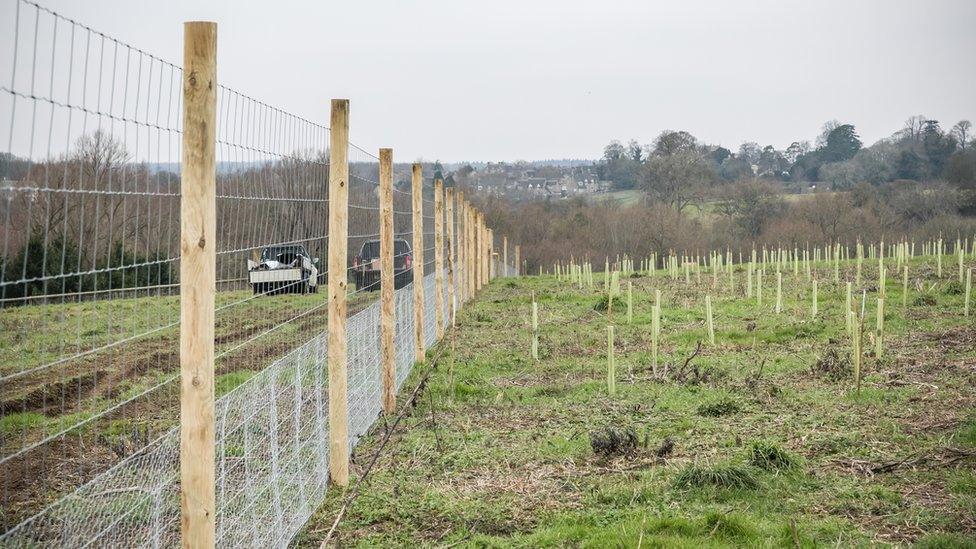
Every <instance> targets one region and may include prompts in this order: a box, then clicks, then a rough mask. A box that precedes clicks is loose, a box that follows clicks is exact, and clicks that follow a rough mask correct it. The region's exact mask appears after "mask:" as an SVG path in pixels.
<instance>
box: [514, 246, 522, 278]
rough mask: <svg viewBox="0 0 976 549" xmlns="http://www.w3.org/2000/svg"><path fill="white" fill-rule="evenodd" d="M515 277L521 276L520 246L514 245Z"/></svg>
mask: <svg viewBox="0 0 976 549" xmlns="http://www.w3.org/2000/svg"><path fill="white" fill-rule="evenodd" d="M515 276H522V245H521V244H516V245H515Z"/></svg>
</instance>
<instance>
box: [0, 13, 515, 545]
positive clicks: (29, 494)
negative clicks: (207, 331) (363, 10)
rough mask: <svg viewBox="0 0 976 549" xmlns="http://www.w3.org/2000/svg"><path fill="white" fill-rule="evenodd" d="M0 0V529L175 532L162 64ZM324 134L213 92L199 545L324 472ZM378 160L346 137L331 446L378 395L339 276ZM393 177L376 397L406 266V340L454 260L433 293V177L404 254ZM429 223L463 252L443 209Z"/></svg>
mask: <svg viewBox="0 0 976 549" xmlns="http://www.w3.org/2000/svg"><path fill="white" fill-rule="evenodd" d="M0 1H2V14H3V17H0V52H2V53H0V62H2V64H0V130H4V131H2V132H0V134H3V137H0V146H2V148H0V155H2V156H0V246H2V248H0V252H2V256H0V261H2V263H0V323H2V326H3V330H2V331H0V415H2V429H0V501H2V505H3V513H2V517H0V521H2V524H0V527H2V528H0V532H2V533H0V545H2V546H4V547H7V546H10V547H32V546H37V545H45V546H47V545H52V546H53V545H60V546H72V547H73V546H89V545H98V546H125V547H142V546H150V547H161V546H170V545H175V544H177V543H179V541H180V489H181V487H180V484H179V478H180V475H179V472H180V458H179V455H180V436H179V421H180V417H179V411H180V388H179V377H180V281H179V274H180V252H181V250H180V203H181V198H182V193H181V177H180V169H181V164H180V162H181V156H182V150H181V146H182V145H181V143H182V134H183V127H182V109H183V104H182V83H183V79H184V75H183V71H182V69H181V68H180V67H179V66H177V65H175V64H172V63H169V62H166V61H163V60H162V59H160V58H159V57H156V56H153V55H151V54H149V53H146V52H144V51H142V50H140V49H138V48H136V47H134V46H131V45H128V44H125V43H124V42H121V41H119V40H117V39H115V38H113V37H111V36H107V35H105V34H103V33H100V32H98V31H97V30H94V29H92V28H90V27H88V26H85V25H83V24H81V23H79V22H76V21H73V20H70V19H67V18H65V17H63V16H61V15H59V14H57V13H55V12H53V11H51V10H49V9H47V8H45V7H43V6H41V5H39V4H36V3H34V2H32V1H30V0H0ZM6 75H9V78H6ZM329 140H330V129H329V128H328V127H326V126H324V125H321V124H318V123H316V122H313V121H310V120H307V119H304V118H302V117H300V116H297V115H295V114H292V113H289V112H287V111H285V110H283V109H280V108H277V107H274V106H272V105H269V104H266V103H264V102H261V101H259V100H257V99H254V98H252V97H249V96H247V95H246V94H244V93H241V92H239V91H236V90H234V89H231V88H228V87H225V86H223V85H220V86H218V88H217V90H216V152H217V164H216V189H215V191H216V193H215V194H216V224H217V235H216V239H217V244H216V246H217V248H216V280H215V285H216V290H217V291H216V297H215V322H214V351H215V352H214V372H215V396H216V398H217V400H216V406H215V417H214V422H215V423H214V426H215V441H216V449H215V453H216V485H215V490H216V498H217V501H216V539H217V543H218V544H220V545H224V546H241V545H251V546H283V545H286V544H287V543H288V541H289V540H290V539H291V538H292V537H293V536H294V535H295V534H296V533H297V532H298V530H299V529H300V528H301V527H302V526H303V525H304V524H305V522H306V521H307V519H308V518H309V516H310V515H311V513H312V512H313V511H314V510H315V508H316V507H317V505H318V504H319V503H320V502H321V501H322V499H323V498H324V496H325V493H326V490H327V487H328V484H329V459H330V456H329V421H328V417H329V413H328V410H329V401H328V394H329V393H328V329H329V324H328V314H327V313H328V311H327V308H328V307H327V303H328V300H327V296H326V292H325V291H324V290H325V287H326V285H327V281H328V275H329V273H328V272H327V269H326V267H327V262H326V260H325V258H326V257H327V255H328V249H329V234H328V220H329V215H330V211H329V198H328V196H329V195H328V189H329V167H330V166H329V151H328V148H329ZM378 172H379V159H378V158H377V157H376V156H374V155H373V154H372V153H369V152H367V151H366V150H364V149H362V148H360V147H358V146H355V145H351V146H350V148H349V173H350V177H349V186H348V190H349V204H348V242H347V245H348V250H349V254H348V255H349V257H348V262H347V264H348V265H349V267H348V271H347V273H345V274H346V276H347V279H348V280H349V281H350V282H351V284H350V286H349V292H348V295H347V299H348V303H349V318H348V325H347V334H348V364H347V371H348V386H349V394H348V406H349V416H348V417H349V425H348V430H349V437H350V442H351V446H350V448H352V445H354V444H355V442H356V441H357V440H358V439H359V438H360V437H362V436H363V435H364V434H365V433H366V432H367V431H368V429H369V428H370V426H371V425H372V424H373V422H374V421H375V419H376V418H377V417H378V416H379V414H380V413H381V411H382V406H381V403H382V399H381V389H382V386H381V372H380V368H381V361H380V339H381V338H380V329H381V328H380V326H381V321H380V318H381V313H380V303H379V302H378V301H377V299H376V297H375V296H376V294H377V292H373V291H372V290H376V289H378V287H379V284H378V281H377V280H375V279H370V278H369V277H362V276H360V274H359V273H360V272H361V267H362V265H361V263H360V260H364V258H363V257H360V256H365V255H367V254H366V252H367V250H370V249H372V248H371V247H373V246H378V240H379V237H380V234H379V227H380V204H379V191H378V180H379V173H378ZM394 175H395V177H394V191H393V224H394V239H396V240H402V241H404V242H405V243H407V244H408V246H406V247H405V248H403V249H402V250H399V251H397V252H396V253H395V256H396V258H397V259H398V260H404V261H405V262H406V263H405V264H406V265H407V266H408V267H407V271H405V272H403V273H402V275H403V276H400V275H398V278H397V282H396V287H397V289H396V291H395V293H394V332H393V333H394V349H395V353H394V356H395V382H396V388H397V389H399V388H400V387H401V386H402V385H403V383H405V381H406V379H407V378H408V376H409V374H410V371H411V368H412V366H413V364H414V360H415V340H414V334H415V330H416V326H415V320H414V318H415V317H414V308H415V306H416V305H415V302H414V296H413V285H414V284H415V282H413V281H412V278H413V276H417V277H418V278H420V280H418V281H417V282H416V284H422V285H423V288H424V292H423V294H424V301H423V311H424V315H423V336H424V337H423V340H424V342H425V343H426V345H427V346H428V347H429V346H431V345H433V344H434V343H436V339H437V333H438V331H437V326H436V322H437V319H438V318H440V319H441V320H442V322H443V323H444V324H445V325H447V324H449V322H450V318H451V314H450V313H451V311H452V310H453V309H454V308H456V307H457V306H458V305H459V303H460V302H461V300H462V298H463V297H470V295H467V296H465V295H462V294H461V291H462V290H461V289H462V288H464V287H466V285H467V280H466V278H467V277H469V276H471V275H470V274H469V273H468V272H467V271H466V269H465V268H464V266H463V264H461V263H459V264H457V265H456V267H455V269H454V271H453V275H454V283H455V288H457V291H456V294H455V298H454V300H453V303H452V301H451V299H450V296H449V293H448V290H447V285H446V284H443V285H441V287H440V288H438V284H437V281H436V278H437V277H436V270H437V268H438V266H437V265H436V264H435V253H434V252H435V238H434V235H435V225H436V223H437V219H436V218H435V216H434V199H433V198H432V197H433V193H434V185H433V180H432V177H425V178H424V188H423V196H424V199H423V201H422V212H423V213H422V214H421V215H422V216H423V223H422V226H423V249H422V251H423V257H424V261H423V262H422V264H416V265H412V266H411V264H410V260H411V257H410V256H411V255H412V254H413V253H414V252H413V250H412V249H411V248H410V246H412V244H413V242H414V240H413V237H414V236H415V235H413V229H412V223H413V217H414V212H413V210H412V204H411V193H410V178H409V173H408V172H404V171H403V170H397V171H395V174H394ZM431 175H432V174H431ZM441 222H442V223H444V222H445V221H444V220H443V218H442V220H441ZM446 223H452V224H454V228H455V231H456V234H457V235H458V237H457V239H456V240H457V243H456V245H457V246H458V247H459V249H463V246H460V244H459V242H460V241H461V239H462V238H464V237H463V235H464V234H465V233H464V232H462V229H463V227H464V225H465V224H466V221H465V220H462V218H461V215H460V213H458V215H456V216H454V217H453V218H449V219H447V220H446ZM398 246H399V244H398ZM449 246H450V243H446V244H445V250H444V253H443V258H444V259H443V262H442V266H441V269H443V270H444V271H447V269H448V267H447V262H448V254H447V250H446V248H447V247H449ZM464 253H469V252H464ZM374 255H375V254H374ZM513 272H514V269H512V268H505V269H496V273H497V274H498V275H500V276H501V275H505V274H512V273H513ZM445 280H446V276H445ZM320 288H322V291H319V289H320ZM438 290H440V291H442V292H443V295H444V298H443V301H442V304H443V309H442V314H441V315H437V314H436V312H435V307H436V305H437V303H438V300H437V298H436V292H437V291H438Z"/></svg>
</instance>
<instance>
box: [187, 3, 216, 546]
mask: <svg viewBox="0 0 976 549" xmlns="http://www.w3.org/2000/svg"><path fill="white" fill-rule="evenodd" d="M183 68H184V71H183V105H184V108H183V154H182V156H183V164H182V175H181V181H182V184H181V186H182V189H181V194H182V197H181V199H180V532H181V534H182V540H183V546H184V547H213V546H214V524H215V520H214V517H215V505H214V501H215V496H214V493H215V491H214V490H215V489H214V368H213V367H214V297H215V294H216V286H217V282H216V279H217V254H216V250H217V235H216V232H217V215H216V190H215V188H216V177H217V170H216V167H217V162H216V126H217V116H216V105H217V25H216V23H209V22H203V21H193V22H189V23H185V24H184V26H183Z"/></svg>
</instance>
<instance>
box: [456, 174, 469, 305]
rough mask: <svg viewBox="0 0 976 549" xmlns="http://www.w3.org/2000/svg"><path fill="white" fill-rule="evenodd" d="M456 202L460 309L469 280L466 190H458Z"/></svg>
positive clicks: (465, 295) (465, 297)
mask: <svg viewBox="0 0 976 549" xmlns="http://www.w3.org/2000/svg"><path fill="white" fill-rule="evenodd" d="M455 202H456V203H457V214H456V219H457V232H456V233H455V240H454V246H455V248H457V254H456V256H457V261H456V264H455V269H456V270H457V277H458V278H457V287H456V288H455V293H456V294H457V301H458V309H460V308H461V306H462V305H464V302H465V301H467V300H468V296H467V290H466V286H465V283H466V282H467V280H466V278H465V274H464V261H465V254H466V253H467V250H465V249H464V235H465V232H464V231H465V228H464V227H465V224H466V223H467V221H466V220H465V217H464V216H465V215H466V214H465V210H464V192H463V191H461V190H458V191H457V196H456V197H455Z"/></svg>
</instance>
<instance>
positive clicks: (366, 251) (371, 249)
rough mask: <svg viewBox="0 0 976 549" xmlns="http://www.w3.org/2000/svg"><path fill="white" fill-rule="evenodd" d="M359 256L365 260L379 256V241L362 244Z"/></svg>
mask: <svg viewBox="0 0 976 549" xmlns="http://www.w3.org/2000/svg"><path fill="white" fill-rule="evenodd" d="M360 256H361V257H362V258H363V259H365V260H367V261H368V260H370V259H373V258H376V257H379V256H380V241H379V240H370V241H369V242H366V243H364V244H363V250H362V252H361V253H360Z"/></svg>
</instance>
